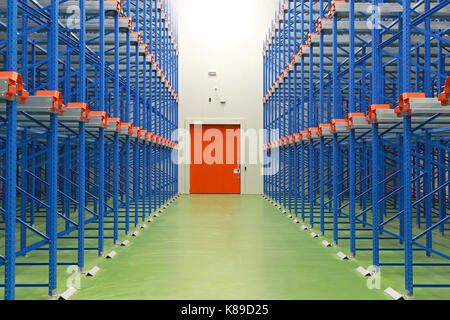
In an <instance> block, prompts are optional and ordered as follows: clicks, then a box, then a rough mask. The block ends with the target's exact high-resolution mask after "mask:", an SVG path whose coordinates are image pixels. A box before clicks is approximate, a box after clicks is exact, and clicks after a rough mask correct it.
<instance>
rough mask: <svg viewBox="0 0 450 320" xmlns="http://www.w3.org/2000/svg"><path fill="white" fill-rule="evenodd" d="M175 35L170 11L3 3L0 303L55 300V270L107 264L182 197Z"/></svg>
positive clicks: (102, 0)
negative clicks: (111, 250) (102, 260)
mask: <svg viewBox="0 0 450 320" xmlns="http://www.w3.org/2000/svg"><path fill="white" fill-rule="evenodd" d="M176 28H177V24H176V19H175V14H174V6H173V4H172V2H169V1H166V0H163V1H154V0H152V1H140V0H137V1H133V2H131V1H120V0H76V1H75V0H68V1H67V0H64V1H62V0H37V1H35V0H33V1H31V0H8V1H7V3H2V4H0V128H1V130H0V164H1V170H0V234H1V237H2V238H4V242H2V244H1V245H0V250H1V251H0V274H1V275H4V282H3V281H0V282H1V283H0V288H1V290H3V291H4V296H5V299H8V300H10V299H15V298H16V288H33V287H35V288H36V287H42V288H47V289H48V294H49V295H56V294H57V291H58V289H61V288H58V277H57V275H58V267H64V266H66V267H67V266H70V265H76V266H78V268H79V270H80V271H84V268H85V255H86V252H87V251H94V252H95V253H96V254H98V255H103V254H104V248H105V243H107V244H109V243H114V244H118V242H119V239H120V238H121V237H122V238H123V237H124V236H126V235H128V234H129V233H130V231H131V230H132V229H133V228H134V227H137V226H139V224H141V223H142V222H144V221H146V219H150V218H151V215H152V214H154V213H155V211H158V210H162V209H164V208H165V207H166V206H167V204H168V203H171V202H173V200H174V199H175V198H176V197H177V192H178V173H177V170H178V168H177V165H176V164H174V163H173V162H172V161H171V158H172V153H176V152H177V141H176V137H172V132H174V131H175V130H176V129H177V128H178V102H179V98H178V54H179V52H178V42H177V38H178V33H177V32H178V31H177V29H176ZM171 139H175V140H171ZM106 241H108V242H106ZM41 251H42V252H44V253H45V254H44V253H39V252H41ZM64 252H73V253H74V254H73V255H67V254H64V255H63V253H64ZM25 257H26V259H25ZM68 257H70V258H68ZM67 259H69V261H67ZM21 267H28V268H33V269H27V270H34V269H35V270H36V279H35V282H34V283H28V282H22V280H21V279H29V277H28V278H26V277H25V278H21V276H22V275H23V274H24V271H23V270H24V269H23V268H21ZM42 268H47V270H48V273H47V276H37V275H38V274H39V275H43V274H44V273H42V272H40V271H39V272H37V269H42ZM28 272H30V271H28ZM33 274H34V273H33Z"/></svg>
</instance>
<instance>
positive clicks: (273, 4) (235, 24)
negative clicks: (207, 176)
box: [176, 0, 278, 194]
mask: <svg viewBox="0 0 450 320" xmlns="http://www.w3.org/2000/svg"><path fill="white" fill-rule="evenodd" d="M176 7H177V12H178V21H179V27H178V29H179V45H180V57H179V58H180V60H179V61H180V63H179V75H180V76H179V77H180V78H179V79H180V86H179V96H180V104H179V109H180V123H179V125H180V128H186V123H187V121H188V120H187V119H198V120H201V119H217V118H222V119H223V118H230V119H241V120H243V121H244V122H245V127H246V128H247V129H248V128H254V129H258V130H259V129H261V128H262V121H263V113H262V111H263V104H262V94H263V92H262V91H263V87H262V86H263V58H262V46H263V42H264V39H265V36H266V34H267V30H268V28H269V26H270V23H271V20H272V18H273V17H274V14H275V10H276V8H277V7H278V0H178V1H176ZM210 70H215V71H217V77H209V76H208V71H210ZM215 86H218V87H219V90H220V93H221V94H223V95H225V97H226V99H227V103H226V105H222V104H220V102H219V99H218V98H217V96H216V94H215V92H214V87H215ZM209 98H212V102H211V103H210V102H209ZM246 158H248V157H246ZM186 169H187V168H186V167H183V166H180V188H181V190H180V192H182V193H187V192H188V191H189V190H188V189H187V190H186V188H185V181H186V172H187V171H186ZM243 175H245V176H244V177H243V183H244V185H243V188H242V192H243V193H244V194H258V193H262V177H261V175H260V168H259V165H248V166H247V172H244V171H243Z"/></svg>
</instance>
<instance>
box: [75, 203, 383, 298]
mask: <svg viewBox="0 0 450 320" xmlns="http://www.w3.org/2000/svg"><path fill="white" fill-rule="evenodd" d="M335 253H336V252H335V250H334V249H326V248H323V247H321V245H320V241H318V240H317V239H313V238H311V237H310V236H309V233H307V232H304V231H300V228H299V226H298V225H295V224H293V223H289V221H288V220H287V219H286V218H283V217H282V216H280V214H279V213H278V214H277V213H275V211H274V208H273V207H272V206H270V205H269V204H268V203H267V202H265V201H264V200H263V199H262V197H261V196H238V195H237V196H234V195H231V196H230V195H227V196H223V195H193V196H182V197H181V198H180V200H179V201H178V202H177V203H176V204H174V205H173V206H172V207H170V208H169V209H168V210H167V212H166V213H164V214H163V215H162V216H161V217H159V218H158V219H157V221H156V222H155V223H154V224H152V225H150V226H149V228H148V229H147V230H145V231H144V232H141V235H140V236H139V237H138V238H136V239H135V240H134V241H133V242H132V244H131V245H130V246H129V247H128V248H124V249H121V250H120V251H119V255H118V256H117V257H116V258H115V259H114V260H103V261H102V262H101V263H100V264H99V267H100V268H101V272H100V273H99V274H98V275H97V276H96V277H95V278H92V279H88V278H83V280H82V283H81V289H80V290H79V291H78V293H77V294H75V295H74V297H73V299H182V300H184V299H219V300H222V299H289V300H290V299H386V296H385V294H384V293H383V291H382V290H369V289H368V288H367V286H366V281H365V280H364V279H363V278H362V277H360V276H359V275H358V274H357V273H356V271H355V268H356V267H357V266H356V264H355V263H354V262H353V261H346V262H343V261H340V260H338V259H337V257H336V256H335Z"/></svg>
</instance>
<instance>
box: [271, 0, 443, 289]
mask: <svg viewBox="0 0 450 320" xmlns="http://www.w3.org/2000/svg"><path fill="white" fill-rule="evenodd" d="M449 13H450V1H448V0H436V1H434V0H423V1H419V2H416V3H412V2H411V1H407V0H402V1H400V0H395V1H394V0H392V1H380V0H372V1H350V0H347V1H328V0H319V1H314V0H311V1H308V0H303V1H302V0H289V1H280V5H279V9H278V12H277V13H276V15H275V19H274V20H273V22H272V26H271V28H270V30H269V35H268V36H267V37H266V40H265V42H264V46H263V47H264V49H263V54H264V97H263V103H264V128H265V129H268V130H274V129H278V130H279V132H280V137H281V139H274V138H272V137H271V136H270V135H268V136H267V140H266V144H265V145H264V149H265V152H266V155H267V157H269V156H271V155H272V154H273V153H280V159H281V160H280V170H279V171H275V173H276V174H274V175H272V176H270V175H269V176H266V177H265V178H264V193H265V195H266V198H267V199H268V200H269V201H271V202H272V203H273V204H274V205H275V206H277V207H278V208H279V209H280V210H281V211H282V212H283V213H288V212H289V213H291V214H292V215H294V216H297V217H298V218H299V219H300V220H301V221H303V222H304V223H305V224H309V226H310V227H311V228H316V227H317V228H318V229H320V233H321V235H323V236H325V237H330V238H331V239H333V241H334V244H336V245H346V246H348V248H349V250H350V253H351V255H352V256H357V255H358V254H360V253H361V252H365V253H368V254H370V255H371V258H372V260H373V265H374V266H379V267H381V268H382V269H383V270H384V271H383V272H390V270H393V269H394V268H403V269H404V277H405V286H404V290H405V292H406V294H408V295H411V296H412V295H413V294H414V288H430V287H431V288H448V287H450V283H449V281H447V283H430V282H431V281H429V280H428V279H430V277H429V273H428V271H429V270H433V271H434V273H441V274H445V272H447V274H448V267H450V263H449V261H448V260H449V259H450V252H449V251H448V246H445V243H447V244H448V239H449V238H448V230H449V228H448V224H449V219H450V202H449V189H450V188H449V184H450V182H449V179H448V174H449V169H450V167H449V160H448V159H449V148H448V143H449V132H450V126H449V123H450V118H449V115H450V106H449V101H448V96H449V91H450V88H449V85H450V78H449V76H450V59H449V56H450V40H449V38H448V36H449V32H450V28H449V22H450V18H449V17H450V15H449ZM292 153H293V154H292ZM286 155H288V156H287V157H288V160H287V159H286ZM385 253H398V254H397V255H395V257H393V256H392V254H385ZM427 258H428V259H427ZM443 278H445V277H443ZM415 279H419V280H415Z"/></svg>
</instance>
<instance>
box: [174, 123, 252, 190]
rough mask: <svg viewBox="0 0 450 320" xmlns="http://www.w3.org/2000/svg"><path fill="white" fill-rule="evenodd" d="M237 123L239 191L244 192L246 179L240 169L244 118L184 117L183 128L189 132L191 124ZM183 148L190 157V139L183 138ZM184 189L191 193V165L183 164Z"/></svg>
mask: <svg viewBox="0 0 450 320" xmlns="http://www.w3.org/2000/svg"><path fill="white" fill-rule="evenodd" d="M200 124H201V125H215V124H216V125H239V126H240V128H241V159H240V162H241V188H240V189H241V193H240V194H245V192H244V186H245V180H246V174H245V173H246V172H245V170H242V166H243V163H242V158H243V157H245V135H244V134H242V131H245V119H243V118H186V120H185V129H186V132H191V125H200ZM185 140H186V141H185V146H184V150H185V152H186V159H191V140H190V139H185ZM183 180H184V191H185V193H186V194H191V190H190V189H191V187H190V186H191V165H190V164H186V163H185V164H184V179H183Z"/></svg>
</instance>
